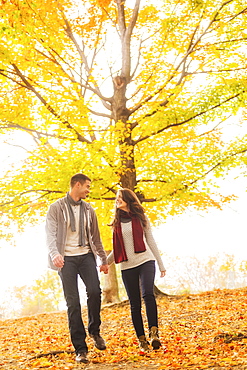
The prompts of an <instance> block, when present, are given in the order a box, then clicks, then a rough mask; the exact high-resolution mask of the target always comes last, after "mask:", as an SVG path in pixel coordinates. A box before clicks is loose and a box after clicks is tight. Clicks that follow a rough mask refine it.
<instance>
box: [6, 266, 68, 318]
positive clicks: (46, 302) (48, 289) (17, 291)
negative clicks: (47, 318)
mask: <svg viewBox="0 0 247 370" xmlns="http://www.w3.org/2000/svg"><path fill="white" fill-rule="evenodd" d="M12 295H13V301H14V302H15V301H16V305H18V306H19V309H18V311H19V315H20V316H23V315H33V314H36V313H43V312H51V311H57V310H59V304H60V302H61V299H62V296H63V293H62V289H61V284H60V279H59V277H58V275H57V274H55V273H53V272H51V271H48V272H47V274H45V275H43V276H42V277H41V278H40V279H37V280H35V282H34V284H33V285H32V286H21V287H14V288H13V294H12Z"/></svg>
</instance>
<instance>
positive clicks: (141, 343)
mask: <svg viewBox="0 0 247 370" xmlns="http://www.w3.org/2000/svg"><path fill="white" fill-rule="evenodd" d="M138 339H139V347H140V350H141V351H142V352H146V351H148V350H149V347H148V344H149V343H148V341H147V339H146V337H145V335H141V336H140V337H138Z"/></svg>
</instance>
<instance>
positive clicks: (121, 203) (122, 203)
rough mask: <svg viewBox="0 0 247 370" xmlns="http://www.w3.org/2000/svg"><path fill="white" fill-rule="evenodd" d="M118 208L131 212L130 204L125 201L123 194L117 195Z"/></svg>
mask: <svg viewBox="0 0 247 370" xmlns="http://www.w3.org/2000/svg"><path fill="white" fill-rule="evenodd" d="M116 207H117V208H119V209H122V210H123V211H126V212H129V207H128V204H127V203H126V202H125V201H124V200H123V198H122V194H121V193H117V196H116Z"/></svg>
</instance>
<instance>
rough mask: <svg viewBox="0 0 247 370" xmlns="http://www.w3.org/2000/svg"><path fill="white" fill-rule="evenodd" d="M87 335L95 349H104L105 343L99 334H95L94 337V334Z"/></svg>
mask: <svg viewBox="0 0 247 370" xmlns="http://www.w3.org/2000/svg"><path fill="white" fill-rule="evenodd" d="M89 335H90V337H91V338H92V339H93V341H94V345H95V347H96V348H98V349H100V350H101V351H103V350H104V349H106V345H105V341H104V339H103V338H102V337H101V335H99V334H95V335H94V334H89Z"/></svg>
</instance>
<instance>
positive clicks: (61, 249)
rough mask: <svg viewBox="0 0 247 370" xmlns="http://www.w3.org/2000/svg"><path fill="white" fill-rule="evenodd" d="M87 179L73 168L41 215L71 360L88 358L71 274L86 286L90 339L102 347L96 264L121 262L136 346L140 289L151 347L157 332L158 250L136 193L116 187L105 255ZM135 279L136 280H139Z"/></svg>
mask: <svg viewBox="0 0 247 370" xmlns="http://www.w3.org/2000/svg"><path fill="white" fill-rule="evenodd" d="M90 184H91V180H90V178H89V177H87V176H86V175H83V174H81V173H78V174H76V175H74V176H72V178H71V179H70V191H69V192H68V193H67V195H66V196H65V197H64V198H61V199H59V200H57V201H56V202H55V203H53V204H51V205H50V207H49V210H48V213H47V218H46V237H47V246H48V251H49V267H50V268H52V269H55V270H57V271H58V274H59V276H60V278H61V281H62V286H63V291H64V297H65V300H66V304H67V309H68V323H69V330H70V336H71V341H72V344H73V346H74V348H75V352H76V361H77V362H82V363H88V358H87V353H88V347H87V344H86V341H85V339H86V331H85V327H84V324H83V321H82V316H81V305H80V297H79V291H78V281H77V278H78V276H80V278H81V279H82V281H83V283H84V284H85V287H86V293H87V307H88V333H89V336H90V337H91V338H92V339H93V341H94V345H95V347H96V348H98V349H100V350H104V349H106V344H105V341H104V339H103V338H102V337H101V335H100V324H101V320H100V306H101V289H100V282H99V277H98V271H97V266H96V258H97V256H98V257H99V258H100V260H101V266H100V268H99V270H100V271H101V272H104V273H105V274H107V273H108V265H110V264H111V263H113V262H114V261H115V263H120V264H121V272H122V279H123V282H124V285H125V288H126V291H127V294H128V297H129V301H130V306H131V317H132V321H133V325H134V328H135V331H136V335H137V337H138V339H139V345H140V349H141V350H142V351H147V350H148V349H149V342H148V341H147V339H146V337H145V332H144V327H143V320H142V315H141V293H140V285H141V292H142V297H143V299H144V302H145V306H146V313H147V320H148V326H149V338H150V343H151V346H152V347H153V349H158V348H159V347H160V346H161V343H160V340H159V336H158V318H157V305H156V300H155V297H154V294H153V288H154V278H155V260H156V261H157V263H158V266H159V269H160V271H161V276H162V277H163V276H165V268H164V266H163V263H162V260H161V257H160V254H159V251H158V249H157V246H156V244H155V241H154V239H153V236H152V232H151V228H150V223H149V220H148V218H147V217H146V216H145V214H144V208H143V207H142V205H141V204H140V202H139V200H138V198H137V196H136V195H135V193H133V192H132V191H131V190H129V189H121V190H119V191H118V192H117V196H116V207H115V215H114V220H113V222H112V224H111V226H112V228H113V251H112V252H111V253H110V255H109V256H108V258H107V256H106V253H105V251H104V248H103V245H102V242H101V238H100V233H99V228H98V222H97V217H96V214H95V211H94V210H93V208H92V206H91V205H90V204H89V203H87V202H85V201H83V200H82V199H85V198H86V197H87V195H88V194H89V192H90ZM139 282H140V283H139Z"/></svg>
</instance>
